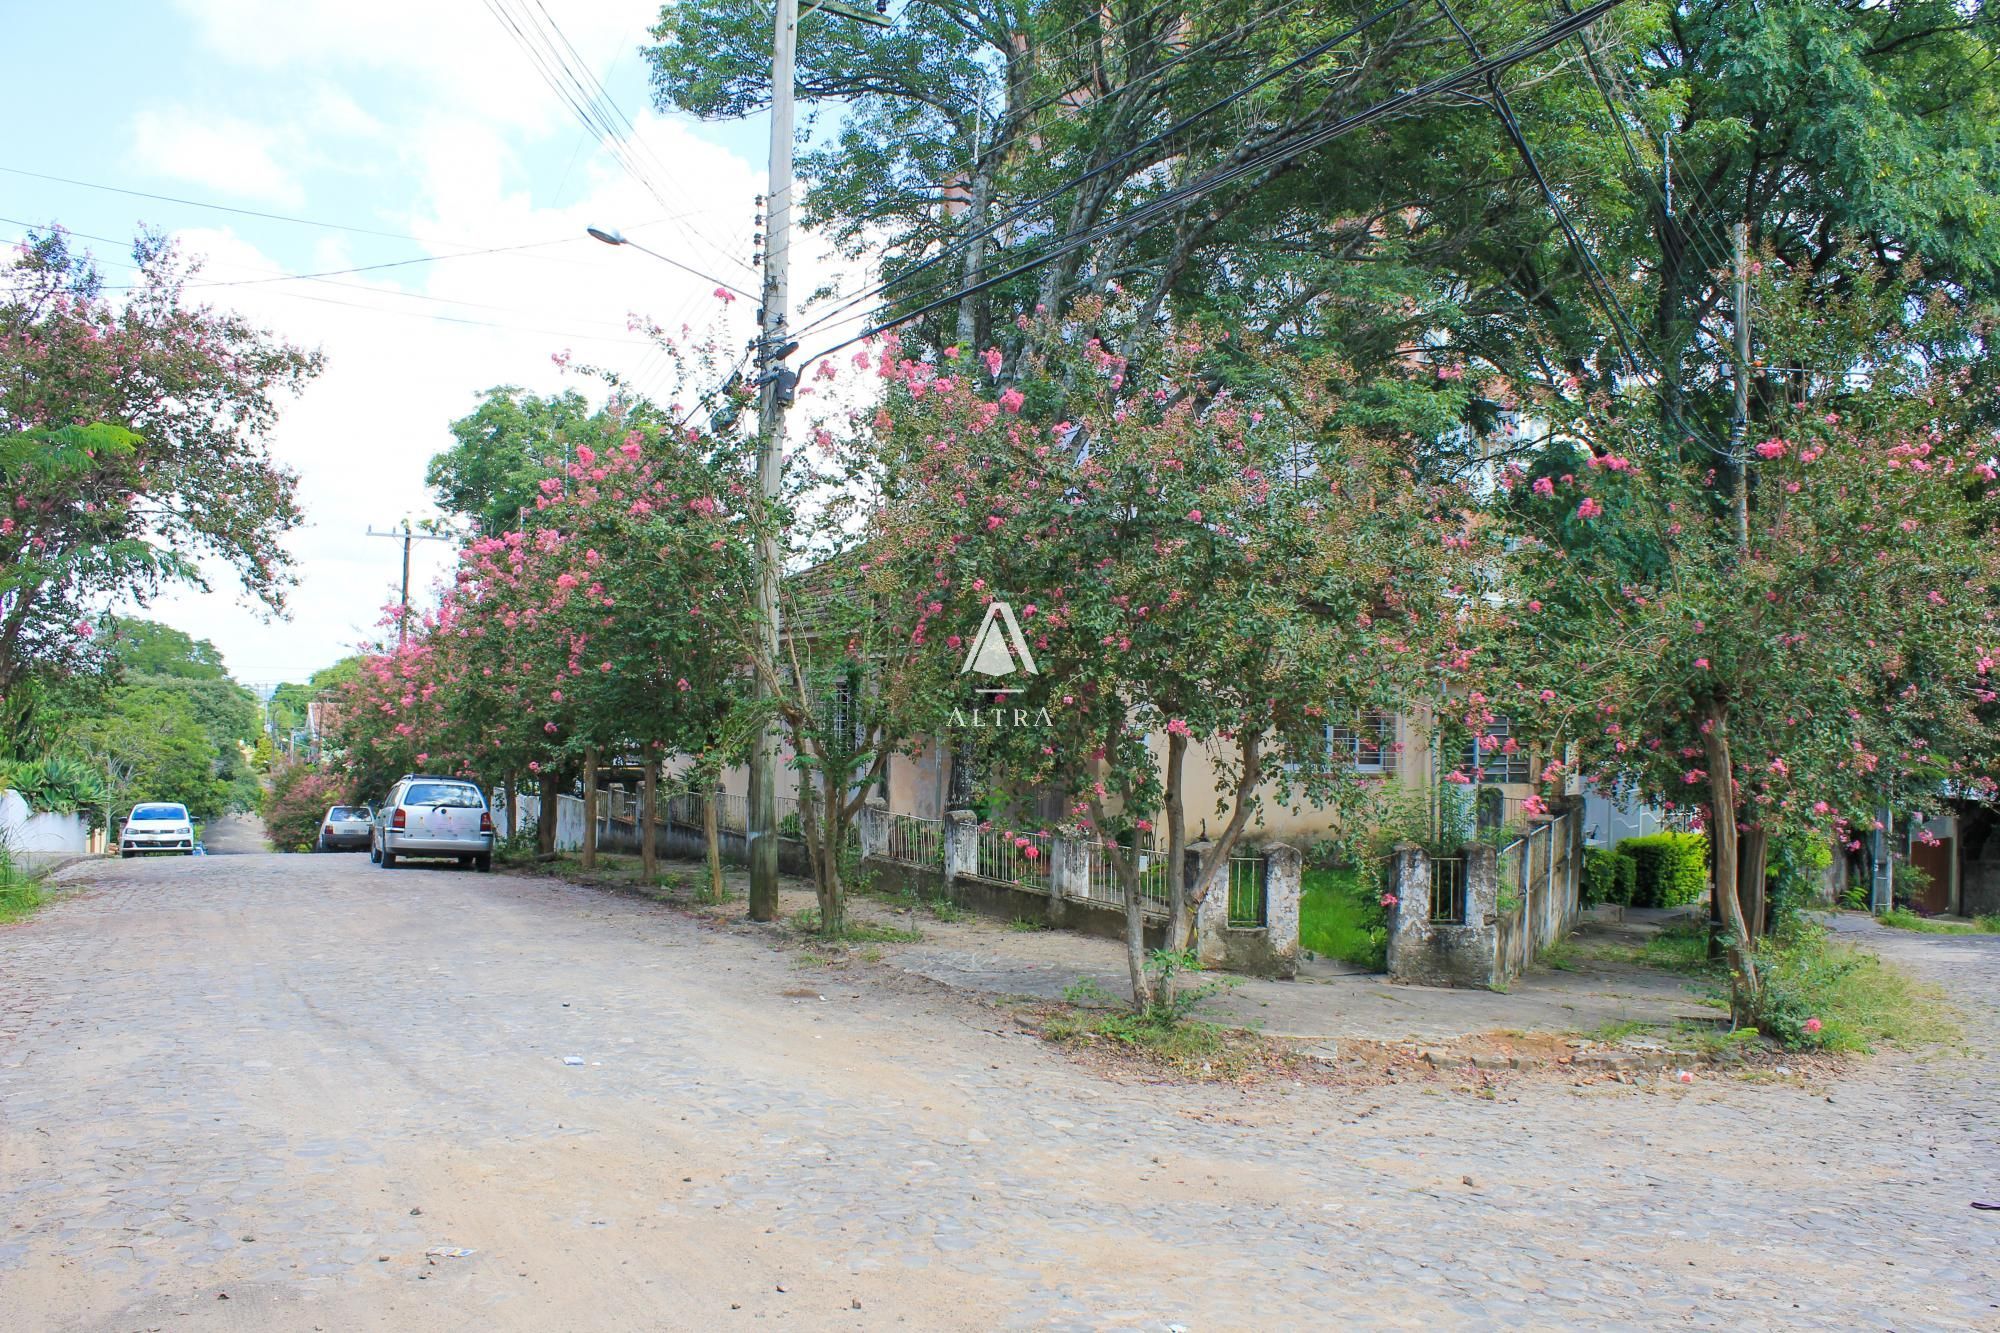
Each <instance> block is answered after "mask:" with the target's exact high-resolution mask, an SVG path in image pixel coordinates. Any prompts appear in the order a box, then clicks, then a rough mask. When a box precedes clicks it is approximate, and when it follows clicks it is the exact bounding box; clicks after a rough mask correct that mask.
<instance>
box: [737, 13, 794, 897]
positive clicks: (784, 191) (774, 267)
mask: <svg viewBox="0 0 2000 1333" xmlns="http://www.w3.org/2000/svg"><path fill="white" fill-rule="evenodd" d="M777 10H778V17H777V23H776V30H775V31H774V33H773V34H772V41H771V181H770V186H769V189H768V191H767V198H766V200H765V204H766V209H765V211H766V214H767V217H766V226H765V238H766V240H765V251H764V299H763V304H762V306H761V308H760V309H759V310H758V312H757V383H758V396H757V491H758V494H759V495H760V496H761V498H762V502H763V513H762V514H761V515H760V516H759V519H760V521H759V523H758V525H757V622H758V623H757V655H758V658H759V659H760V660H759V661H758V663H757V703H758V704H759V706H760V707H762V708H763V709H764V710H765V716H764V721H763V723H762V725H761V726H760V727H759V728H758V730H757V739H756V742H755V744H754V745H753V746H752V747H751V750H750V802H749V804H750V809H749V819H748V821H747V822H748V824H749V831H748V836H747V838H746V839H745V841H747V842H748V843H749V844H750V846H749V852H750V919H751V920H752V921H770V920H772V919H773V918H775V917H776V916H777V914H778V719H777V717H776V716H775V715H774V714H773V713H772V712H771V711H770V709H771V703H772V677H773V676H774V675H775V674H776V672H777V669H778V575H779V562H780V561H781V560H782V559H783V554H782V552H781V551H780V550H779V546H778V531H777V523H776V518H775V515H776V512H777V507H778V502H779V500H780V498H781V497H782V495H783V492H784V485H785V409H786V408H787V407H789V406H791V401H792V390H793V386H794V384H795V383H796V376H794V375H793V374H792V372H791V371H790V370H789V369H787V368H786V366H785V358H786V356H787V355H788V353H789V351H790V349H789V348H788V347H787V346H786V342H787V339H786V337H785V319H786V311H785V304H786V301H787V299H788V298H789V296H790V292H791V289H790V285H789V277H790V274H789V269H790V267H791V241H792V92H793V89H792V85H793V82H794V79H793V68H794V65H795V62H796V60H797V54H798V35H799V4H798V0H778V3H777Z"/></svg>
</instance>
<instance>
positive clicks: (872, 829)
mask: <svg viewBox="0 0 2000 1333" xmlns="http://www.w3.org/2000/svg"><path fill="white" fill-rule="evenodd" d="M855 822H856V824H857V829H856V831H857V832H858V833H859V834H860V836H861V855H862V856H863V857H864V858H866V857H870V856H887V855H888V854H889V803H888V802H887V801H885V800H883V799H882V798H881V797H879V796H871V797H869V798H868V803H867V804H866V805H864V806H862V807H861V817H860V818H859V819H858V820H856V821H855Z"/></svg>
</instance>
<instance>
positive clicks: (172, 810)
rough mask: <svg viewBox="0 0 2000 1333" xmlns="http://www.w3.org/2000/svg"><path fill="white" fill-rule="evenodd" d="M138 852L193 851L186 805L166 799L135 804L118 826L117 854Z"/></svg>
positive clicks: (191, 829) (190, 825)
mask: <svg viewBox="0 0 2000 1333" xmlns="http://www.w3.org/2000/svg"><path fill="white" fill-rule="evenodd" d="M140 852H179V853H180V854H181V855H183V856H193V855H194V821H193V820H191V819H189V818H188V808H187V807H186V806H184V805H180V804H177V803H174V802H169V801H155V802H151V803H149V804H146V805H135V806H133V807H132V813H131V814H129V815H127V816H125V825H124V827H123V828H121V829H119V830H118V854H119V855H120V856H137V855H138V854H139V853H140Z"/></svg>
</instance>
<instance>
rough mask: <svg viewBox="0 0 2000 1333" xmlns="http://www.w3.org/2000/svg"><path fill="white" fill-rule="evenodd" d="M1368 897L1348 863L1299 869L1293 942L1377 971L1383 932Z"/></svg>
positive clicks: (1383, 953)
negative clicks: (1296, 933)
mask: <svg viewBox="0 0 2000 1333" xmlns="http://www.w3.org/2000/svg"><path fill="white" fill-rule="evenodd" d="M1382 919H1383V914H1382V909H1381V907H1380V905H1379V904H1378V903H1376V902H1375V901H1374V888H1373V885H1368V884H1363V883H1362V879H1361V872H1360V871H1359V870H1357V869H1355V868H1354V867H1352V866H1345V867H1342V868H1341V869H1339V870H1326V869H1321V868H1315V869H1312V870H1308V871H1306V872H1305V877H1304V880H1303V882H1302V883H1301V885H1300V891H1299V946H1300V947H1301V948H1305V949H1310V950H1312V951H1313V952H1314V953H1316V954H1319V955H1320V956H1321V957H1324V958H1337V959H1339V960H1340V961H1341V962H1343V963H1352V964H1354V965H1355V966H1357V967H1366V968H1372V969H1374V970H1375V971H1378V972H1379V971H1381V970H1383V969H1384V968H1386V967H1387V966H1388V958H1389V934H1388V930H1387V928H1386V927H1385V926H1384V925H1383V924H1382Z"/></svg>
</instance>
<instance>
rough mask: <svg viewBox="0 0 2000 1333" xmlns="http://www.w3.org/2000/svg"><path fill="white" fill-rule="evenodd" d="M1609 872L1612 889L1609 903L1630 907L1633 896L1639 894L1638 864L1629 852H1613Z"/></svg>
mask: <svg viewBox="0 0 2000 1333" xmlns="http://www.w3.org/2000/svg"><path fill="white" fill-rule="evenodd" d="M1611 870H1612V876H1613V884H1614V887H1613V889H1612V897H1611V901H1612V902H1614V903H1619V904H1621V905H1623V906H1627V907H1629V906H1631V904H1632V898H1633V895H1635V894H1637V893H1638V892H1639V863H1638V862H1637V861H1635V860H1633V859H1632V856H1631V854H1630V853H1629V852H1623V851H1618V850H1615V849H1614V850H1613V851H1612V853H1611Z"/></svg>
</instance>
